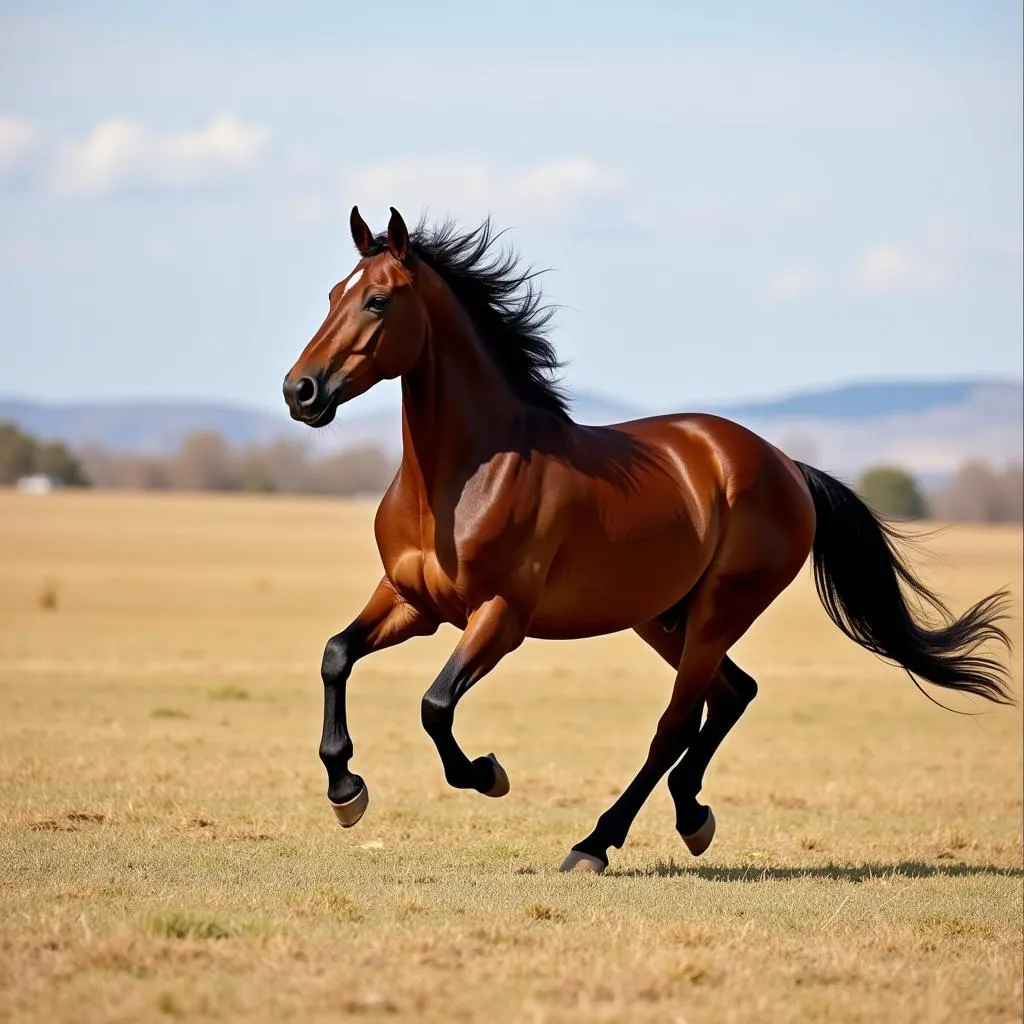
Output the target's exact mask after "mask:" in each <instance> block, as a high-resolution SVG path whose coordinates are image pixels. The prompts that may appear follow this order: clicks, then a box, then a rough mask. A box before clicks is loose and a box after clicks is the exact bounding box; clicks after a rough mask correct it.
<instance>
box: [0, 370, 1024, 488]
mask: <svg viewBox="0 0 1024 1024" xmlns="http://www.w3.org/2000/svg"><path fill="white" fill-rule="evenodd" d="M685 405H686V403H683V404H682V405H681V406H680V410H682V409H684V408H685ZM659 411H672V410H652V409H643V408H640V407H639V406H636V405H633V404H630V403H627V402H622V401H619V400H617V399H613V398H608V397H604V396H600V395H594V394H588V393H581V394H579V395H578V396H576V398H575V399H574V401H573V415H574V417H575V418H576V419H577V420H579V421H580V422H582V423H591V424H604V423H614V422H620V421H622V420H627V419H634V418H637V417H639V416H644V415H651V414H653V413H655V412H659ZM688 411H703V412H713V413H716V414H718V415H721V416H725V417H727V418H729V419H734V420H737V421H738V422H740V423H743V424H745V425H746V426H749V427H750V428H751V429H753V430H755V431H757V432H758V433H760V434H762V435H763V436H765V437H767V438H768V439H769V440H770V441H772V442H773V443H775V444H777V445H778V446H779V447H781V448H782V449H783V450H785V451H787V452H789V453H790V454H792V455H793V456H794V457H797V458H802V459H805V460H807V461H812V462H815V463H816V464H818V465H820V466H821V467H822V468H823V469H828V470H831V471H833V472H837V473H840V474H842V475H845V476H847V477H849V476H852V475H854V474H856V473H858V472H860V471H861V470H862V469H864V468H865V467H866V466H869V465H878V464H881V463H892V464H897V465H902V466H905V467H906V468H907V469H909V470H911V471H913V472H915V473H916V474H918V475H919V476H920V477H921V478H922V479H923V480H924V481H925V484H926V485H931V486H934V485H936V484H938V483H941V481H942V480H943V479H945V478H946V477H947V476H948V475H949V474H950V473H952V472H953V471H954V470H955V469H956V468H957V467H958V466H959V465H960V464H961V463H962V462H963V461H964V460H965V459H969V458H979V459H984V460H986V461H989V462H992V463H995V464H1004V463H1005V462H1007V461H1009V460H1017V461H1020V460H1022V458H1024V442H1022V437H1024V385H1022V383H1021V382H1020V381H998V380H996V381H992V380H959V381H945V382H939V383H929V382H908V381H888V382H879V383H865V384H850V385H846V386H842V387H836V388H830V389H823V390H819V391H808V392H804V393H800V394H794V395H787V396H783V397H780V398H777V399H772V400H762V401H754V402H744V403H736V404H730V405H704V406H699V405H697V406H695V405H694V404H693V403H690V405H689V410H688ZM2 420H13V421H14V422H15V423H17V424H18V425H19V426H20V427H22V428H23V429H25V430H28V431H31V432H32V433H34V434H36V435H38V436H40V437H44V438H47V439H54V440H61V441H64V442H66V443H68V444H70V445H72V446H73V447H81V446H83V445H86V444H96V445H100V446H102V447H104V448H107V449H109V450H112V451H122V452H124V451H132V452H150V453H165V452H169V451H172V450H174V449H175V448H177V446H178V445H179V444H180V443H181V440H182V439H183V438H184V437H185V436H186V435H188V434H190V433H192V432H194V431H197V430H215V431H217V432H218V433H220V434H222V435H223V436H224V437H225V438H227V439H228V440H229V441H230V442H231V444H233V445H236V446H243V445H250V444H266V443H268V442H270V441H272V440H274V439H275V438H282V437H283V438H290V439H292V440H296V439H305V438H309V437H310V432H309V431H308V430H307V428H305V427H302V426H300V425H299V424H296V423H293V422H292V421H291V420H290V419H289V418H288V417H287V415H286V414H285V411H284V408H283V407H282V410H281V412H280V413H279V414H273V413H269V412H262V411H260V410H256V409H251V408H245V407H233V406H230V405H215V404H208V403H182V402H170V401H166V402H160V401H153V402H135V403H118V402H94V403H75V404H53V405H51V404H44V403H40V402H32V401H26V400H17V399H2V398H0V421H2ZM316 444H317V445H318V446H322V447H323V449H325V450H326V449H344V448H351V447H356V446H359V445H366V444H376V445H378V446H380V447H381V448H383V449H384V450H385V451H389V452H395V453H397V452H398V451H399V450H400V447H401V432H400V422H399V416H398V411H397V409H395V410H388V411H384V412H376V411H375V412H370V413H364V412H360V410H359V406H358V404H355V405H353V406H351V407H346V408H343V409H342V411H341V413H340V414H339V416H338V419H337V421H336V426H334V427H331V428H329V429H328V430H327V431H326V432H325V434H321V435H317V438H316Z"/></svg>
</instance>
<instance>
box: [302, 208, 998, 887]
mask: <svg viewBox="0 0 1024 1024" xmlns="http://www.w3.org/2000/svg"><path fill="white" fill-rule="evenodd" d="M350 227H351V231H352V239H353V241H354V242H355V246H356V249H357V250H358V253H359V257H360V258H359V262H358V263H357V264H356V266H355V268H354V269H353V270H352V272H351V273H350V274H349V275H348V277H346V278H345V279H344V280H342V281H341V282H340V283H338V284H337V285H335V286H334V288H333V289H332V290H331V292H330V307H329V311H328V313H327V317H326V319H325V320H324V322H323V324H322V326H321V327H320V328H319V330H317V332H316V333H315V334H314V335H313V337H312V339H311V340H310V342H309V343H308V344H307V345H306V347H305V349H303V351H302V354H301V355H300V356H299V358H298V360H297V361H296V363H295V365H294V366H293V367H292V368H291V370H289V371H288V374H287V376H286V377H285V379H284V397H285V400H286V402H287V405H288V408H289V410H290V412H291V415H292V417H293V418H294V419H296V420H299V421H301V422H303V423H306V424H308V425H309V426H310V427H323V426H325V425H326V424H328V423H330V422H331V421H332V420H333V419H334V416H335V412H336V410H337V409H338V406H339V405H341V404H342V403H343V402H348V401H351V400H352V399H354V398H356V397H357V396H359V395H361V394H362V393H363V392H364V391H367V390H368V389H369V388H371V387H373V385H374V384H376V383H377V382H378V381H381V380H384V379H389V380H390V379H394V378H401V390H402V440H403V455H402V461H401V465H400V467H399V469H398V472H397V475H396V476H395V479H394V481H393V483H392V484H391V486H390V487H389V488H388V491H387V493H386V494H385V495H384V497H383V499H382V501H381V503H380V507H379V508H378V510H377V515H376V520H375V524H374V530H375V534H376V540H377V547H378V550H379V552H380V557H381V561H382V563H383V568H384V575H383V577H382V578H381V580H380V583H379V584H378V585H377V587H376V589H375V590H374V592H373V594H372V595H371V596H370V599H369V601H368V602H367V603H366V607H365V608H364V609H363V610H362V611H361V612H360V613H359V614H358V615H357V616H356V617H355V619H353V621H352V622H351V624H350V625H348V626H347V627H346V628H345V629H343V630H342V631H341V632H340V633H338V634H337V635H336V636H333V637H331V639H330V640H329V641H328V642H327V646H326V649H325V651H324V655H323V663H322V677H323V685H324V726H323V738H322V740H321V743H320V758H321V760H322V761H323V763H324V766H325V768H326V770H327V778H328V787H327V796H328V799H329V800H330V803H331V805H332V807H333V808H334V812H335V815H336V817H337V820H338V822H339V824H340V825H342V826H343V827H351V826H352V825H355V824H356V823H357V822H358V821H359V819H360V818H361V817H362V815H363V812H364V811H365V810H366V807H367V801H368V792H367V788H366V784H365V782H364V781H363V779H362V778H360V776H358V775H355V774H353V773H352V772H351V771H350V770H349V761H350V759H351V757H352V752H353V746H352V740H351V738H350V735H349V730H348V724H347V720H346V713H345V693H346V684H347V682H348V678H349V674H350V672H351V670H352V666H353V665H354V664H355V662H356V661H358V660H359V659H360V658H363V657H366V656H367V655H369V654H372V653H373V652H374V651H379V650H381V649H383V648H385V647H389V646H392V645H394V644H400V643H402V642H404V641H406V640H408V639H410V638H411V637H415V636H424V635H428V634H431V633H433V632H434V631H435V630H436V629H437V628H438V626H439V625H440V623H442V622H448V623H451V624H452V625H454V626H457V627H458V628H459V629H461V630H462V637H461V639H460V640H459V642H458V644H457V646H456V647H455V650H454V651H453V653H452V655H451V657H450V658H449V659H448V662H447V663H446V664H445V666H444V668H443V669H442V670H441V672H440V674H439V675H438V676H437V678H436V679H435V680H434V681H433V683H432V684H431V685H430V687H429V688H428V689H427V691H426V693H425V694H424V696H423V700H422V705H421V713H422V722H423V727H424V728H425V729H426V731H427V733H428V735H429V736H430V738H431V739H432V740H433V741H434V744H435V745H436V747H437V752H438V754H439V755H440V758H441V764H442V766H443V768H444V775H445V779H446V780H447V782H448V783H449V785H451V786H454V787H456V788H458V789H474V790H476V791H477V792H479V793H483V794H485V795H486V796H492V797H500V796H503V795H504V794H506V793H507V792H508V791H509V780H508V776H507V775H506V773H505V771H504V769H503V768H502V766H501V765H500V763H499V762H498V760H497V758H496V757H495V756H494V754H488V755H487V756H485V757H477V758H475V759H473V760H470V758H468V757H467V756H466V754H465V753H463V751H462V749H461V748H460V746H459V744H458V743H457V742H456V740H455V737H454V736H453V734H452V726H453V722H454V715H455V708H456V706H457V705H458V702H459V701H460V700H461V699H462V697H463V696H464V695H465V694H466V692H467V691H468V690H469V689H470V688H471V687H472V686H474V685H475V684H476V683H478V682H479V681H480V680H481V679H482V678H483V677H484V676H485V675H486V674H487V673H488V672H490V671H491V669H493V668H494V666H495V665H496V664H497V663H498V662H499V661H500V660H501V659H502V658H503V657H505V655H507V654H508V653H510V652H511V651H513V650H515V649H516V648H517V647H518V646H519V645H520V644H521V643H522V642H523V640H524V639H525V638H526V637H528V636H529V637H543V638H549V639H573V638H580V637H590V636H596V635H599V634H604V633H613V632H617V631H619V630H625V629H633V630H635V631H636V633H637V634H638V635H639V637H640V638H641V639H642V640H643V641H644V642H645V643H647V644H649V645H650V646H651V647H652V648H653V649H654V650H655V651H656V652H657V653H658V654H659V655H660V656H661V657H662V658H663V659H664V660H665V661H666V662H668V664H669V665H670V666H671V668H672V670H673V671H674V672H675V682H674V685H673V687H672V693H671V696H670V698H669V700H668V706H667V707H666V709H665V711H664V713H663V714H662V716H661V718H660V720H659V721H658V725H657V730H656V732H655V735H654V739H653V740H652V742H651V745H650V749H649V750H648V753H647V758H646V760H645V762H644V764H643V766H642V767H641V769H640V771H639V773H638V774H637V775H636V777H635V778H634V779H633V781H632V782H630V784H629V785H628V786H627V787H626V789H625V791H624V792H623V793H622V795H621V796H620V797H619V798H618V799H617V800H616V801H615V802H614V804H613V805H612V806H611V807H610V808H609V809H608V810H607V811H605V812H604V813H603V814H602V815H601V816H600V817H599V818H598V820H597V824H596V826H595V828H594V830H593V831H592V832H591V833H590V835H588V836H587V837H586V838H585V839H583V840H581V841H580V842H578V843H577V844H576V845H575V846H574V847H573V848H572V850H571V852H570V854H569V856H568V857H567V858H566V860H565V862H564V863H563V864H562V870H564V871H570V870H576V871H602V870H604V868H605V867H606V866H607V864H608V849H609V847H616V848H620V847H621V846H622V844H623V843H624V842H625V839H626V834H627V832H628V830H629V828H630V825H631V824H632V822H633V819H634V818H635V817H636V815H637V813H638V812H639V810H640V808H641V806H642V805H643V803H644V801H645V800H646V799H647V797H648V796H649V795H650V794H651V792H652V791H653V789H654V787H655V786H656V785H657V783H658V781H659V780H660V779H661V778H662V777H663V776H664V775H665V774H666V773H668V786H669V789H670V791H671V794H672V798H673V801H674V804H675V812H676V829H677V831H678V832H679V833H680V835H681V837H682V839H683V841H684V842H685V843H686V845H687V847H688V848H689V849H690V851H691V852H692V853H693V854H694V855H699V854H701V853H702V852H703V851H704V850H705V849H707V847H708V845H709V844H710V842H711V840H712V837H713V835H714V832H715V818H714V815H713V814H712V813H711V809H710V808H709V807H707V806H704V805H702V804H700V803H699V802H698V800H697V797H698V794H699V793H700V791H701V788H702V782H703V778H704V773H705V770H706V769H707V766H708V763H709V762H710V760H711V758H712V756H713V755H714V753H715V751H716V750H717V749H718V746H719V744H720V743H721V742H722V740H723V738H724V737H725V735H726V733H728V731H729V730H730V729H731V728H732V727H733V726H734V725H735V724H736V722H737V720H738V719H739V717H740V716H741V715H742V714H743V711H744V709H745V708H746V707H747V705H748V704H749V703H750V701H751V700H752V699H753V698H754V696H755V694H756V693H757V684H756V683H755V681H754V680H753V679H752V678H751V677H750V676H749V675H748V674H747V673H746V672H744V671H743V670H742V669H741V668H740V667H739V666H738V665H737V664H736V663H735V662H734V661H732V660H731V659H730V657H729V649H730V648H731V647H732V646H733V645H734V644H735V643H736V641H737V640H739V639H740V637H741V636H743V634H744V633H745V632H746V631H747V629H748V628H749V627H750V625H751V624H752V623H753V622H754V620H755V619H756V618H757V617H758V616H759V615H760V614H761V613H762V612H763V611H764V610H765V609H766V608H767V607H768V605H769V604H770V603H771V602H772V601H773V600H774V599H775V598H776V597H777V596H778V594H779V593H780V592H781V591H782V590H783V589H784V588H785V587H786V586H787V585H788V584H789V583H790V581H791V580H792V579H793V578H794V577H795V576H796V574H797V572H798V571H799V570H800V568H801V567H802V566H803V564H804V562H805V561H806V560H807V558H808V556H809V555H810V556H811V558H812V563H813V571H814V579H815V583H816V586H817V591H818V594H819V596H820V598H821V600H822V602H823V603H824V606H825V609H826V611H827V612H828V614H829V616H830V617H831V618H832V621H833V622H835V624H836V625H837V626H838V627H839V628H840V629H841V630H842V631H843V632H844V633H845V634H846V635H847V636H848V637H850V638H851V639H852V640H854V641H856V642H857V643H858V644H860V645H861V646H863V647H866V648H867V649H868V650H870V651H872V652H874V653H875V654H877V655H879V656H881V657H882V658H885V659H887V660H888V661H890V662H893V663H895V664H896V665H898V666H902V668H903V669H905V670H906V672H907V673H908V674H909V675H910V677H911V679H912V680H914V682H915V684H917V685H918V687H919V688H921V683H920V682H919V680H920V681H924V682H928V683H932V684H934V685H936V686H939V687H946V688H948V689H951V690H957V691H961V692H964V693H968V694H975V695H978V696H980V697H984V698H987V699H988V700H991V701H994V702H997V703H1012V699H1011V696H1010V691H1009V686H1008V674H1007V671H1006V669H1005V668H1004V667H1003V666H1002V665H1001V664H1000V662H999V661H997V660H996V659H994V658H993V657H991V656H989V655H986V654H984V653H981V652H980V651H979V648H981V646H982V645H984V644H985V643H986V642H988V641H997V642H1001V643H1002V644H1004V645H1005V646H1006V647H1007V648H1008V647H1009V639H1008V637H1007V635H1006V633H1005V632H1004V630H1003V629H1002V628H1001V627H1000V626H999V621H1000V619H1001V618H1002V617H1003V615H1004V613H1005V607H1006V600H1007V595H1006V594H1005V592H1002V591H1001V592H999V593H996V594H992V595H990V596H989V597H986V598H984V599H983V600H981V601H979V602H978V603H977V604H975V605H974V606H973V607H972V608H970V609H969V610H968V611H967V612H965V613H964V614H963V615H961V616H960V617H959V618H956V617H954V616H953V615H951V614H950V613H949V612H948V611H947V609H946V606H945V605H944V604H943V603H942V601H941V600H940V599H939V598H938V597H937V596H936V595H935V594H934V593H933V592H932V591H931V590H930V589H929V588H928V587H927V586H925V584H924V583H922V582H921V581H920V580H919V579H918V577H917V576H916V575H915V573H914V572H913V570H912V569H911V568H910V567H909V565H908V563H907V562H906V561H905V559H904V557H903V556H902V555H901V553H900V551H899V547H898V544H899V541H900V538H901V535H900V534H899V533H898V532H897V531H896V529H895V527H894V526H893V525H892V524H891V523H889V522H887V521H886V520H884V519H882V518H881V517H879V516H878V515H876V514H875V513H874V512H873V511H872V510H871V509H870V508H869V507H868V506H867V505H866V504H864V502H862V501H861V500H860V499H859V498H858V497H857V495H856V494H855V493H854V492H853V491H852V490H851V489H850V488H848V487H847V486H845V485H844V484H842V483H841V482H840V481H838V480H836V479H834V478H833V477H831V476H829V475H827V474H825V473H823V472H821V471H820V470H818V469H814V468H812V467H811V466H807V465H803V464H802V463H799V462H795V461H793V460H792V459H790V458H788V457H787V456H786V455H784V454H783V453H782V452H781V451H780V450H779V449H778V448H775V447H774V446H773V445H771V444H769V443H768V442H767V441H765V440H763V439H762V438H760V437H758V436H757V435H756V434H754V433H752V432H751V431H749V430H747V429H745V428H744V427H742V426H740V425H739V424H736V423H733V422H730V421H729V420H726V419H722V418H719V417H716V416H711V415H698V414H680V415H670V416H656V417H652V418H648V419H640V420H636V421H634V422H631V423H620V424H616V425H614V426H604V427H593V426H583V425H580V424H577V423H575V422H573V420H572V419H571V418H570V416H569V413H568V402H567V399H566V397H565V395H564V393H563V392H562V391H561V390H560V388H559V386H558V383H557V382H556V381H555V380H554V374H555V372H556V371H557V370H558V368H559V366H560V363H559V361H558V359H557V357H556V354H555V350H554V348H553V346H552V344H551V342H550V340H549V338H548V336H547V333H546V328H547V327H548V326H549V320H550V317H551V308H550V307H548V306H546V305H544V304H543V302H542V299H541V295H540V292H539V291H538V290H537V288H536V287H535V286H534V284H533V280H534V277H535V275H534V273H533V272H532V271H531V270H529V269H526V268H524V267H523V266H522V265H521V264H520V262H519V261H518V258H517V257H516V255H515V253H514V252H512V251H510V250H508V249H504V248H499V247H497V246H496V244H495V243H496V240H497V237H498V236H496V235H495V234H494V232H493V231H492V229H491V225H490V221H489V220H488V221H485V222H484V223H483V224H482V225H480V226H479V227H477V228H476V229H475V230H471V231H469V232H468V233H459V232H458V231H457V230H456V228H455V227H454V225H453V224H451V223H450V222H446V223H444V224H442V225H441V226H439V227H434V228H428V227H427V226H426V225H425V224H421V225H420V226H419V227H418V228H417V229H416V230H415V231H414V232H412V233H411V234H410V232H409V230H408V228H407V227H406V225H405V222H404V221H403V219H402V217H401V215H400V214H399V213H398V212H397V211H396V210H394V209H393V208H392V210H391V219H390V221H389V223H388V227H387V232H386V233H385V234H381V235H378V236H374V235H373V233H372V232H371V231H370V229H369V228H368V227H367V225H366V223H365V221H364V220H363V219H362V217H361V216H360V214H359V211H358V209H357V208H353V209H352V213H351V217H350ZM922 608H924V609H926V610H930V611H931V612H934V613H935V614H936V615H937V616H938V618H939V619H940V620H941V621H939V622H938V624H931V625H930V624H928V623H927V622H926V620H925V619H924V618H923V615H922ZM915 609H916V610H915ZM705 712H706V718H705V717H704V716H705ZM702 722H703V724H702Z"/></svg>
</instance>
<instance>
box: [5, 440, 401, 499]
mask: <svg viewBox="0 0 1024 1024" xmlns="http://www.w3.org/2000/svg"><path fill="white" fill-rule="evenodd" d="M397 468H398V466H397V462H396V460H395V459H394V458H392V457H390V456H388V455H387V454H385V453H384V452H382V451H381V450H380V449H378V448H376V447H364V448H353V449H350V450H348V451H344V452H338V453H335V454H331V455H326V456H321V457H316V456H315V455H312V454H311V453H310V452H309V450H308V449H307V447H306V446H305V445H303V444H302V443H300V442H295V441H274V442H272V443H271V444H268V445H251V446H248V447H245V448H241V449H235V448H232V447H231V445H229V444H228V442H227V441H226V440H225V439H224V438H223V437H222V436H221V435H220V434H218V433H216V432H213V431H201V432H198V433H195V434H191V435H190V436H188V437H186V438H185V439H184V441H183V442H182V443H181V445H180V446H179V448H178V450H177V451H175V452H173V453H171V454H169V455H140V454H135V453H121V452H109V451H106V450H105V449H103V448H101V447H99V446H96V445H83V446H82V447H81V448H80V449H79V450H78V451H75V452H73V451H71V450H70V449H69V448H68V447H67V446H66V445H62V444H55V443H43V442H40V441H38V440H37V439H36V438H34V437H32V436H31V435H29V434H25V433H22V432H21V431H19V430H18V429H17V427H15V426H14V425H13V424H0V484H13V483H16V482H17V481H18V479H19V478H20V477H23V476H27V475H29V474H32V473H45V474H46V475H47V476H49V477H51V478H52V479H53V480H55V481H56V482H57V483H60V484H64V485H65V486H92V487H97V488H103V489H110V490H144V491H149V490H153V491H251V492H260V493H274V492H280V493H283V494H334V495H356V494H374V495H379V494H383V493H384V491H385V490H386V489H387V487H388V485H389V484H390V483H391V481H392V479H393V478H394V475H395V470H396V469H397Z"/></svg>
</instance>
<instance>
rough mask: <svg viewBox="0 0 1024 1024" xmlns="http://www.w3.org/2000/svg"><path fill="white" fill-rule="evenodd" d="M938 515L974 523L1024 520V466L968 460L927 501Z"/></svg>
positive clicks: (943, 517) (1017, 521)
mask: <svg viewBox="0 0 1024 1024" xmlns="http://www.w3.org/2000/svg"><path fill="white" fill-rule="evenodd" d="M930 505H931V511H932V514H933V515H934V516H935V517H936V518H937V519H948V520H952V521H959V522H976V523H1019V522H1021V521H1024V470H1022V467H1021V465H1020V463H1011V464H1010V465H1008V466H1007V467H1006V468H1005V469H1003V470H998V469H994V468H993V467H991V466H989V465H987V464H986V463H984V462H976V461H972V462H967V463H965V464H964V465H963V466H962V467H961V468H960V469H959V470H958V471H957V473H956V475H955V476H954V477H953V479H952V480H950V482H949V483H948V484H947V485H946V486H945V487H944V488H943V489H942V490H941V491H939V492H938V493H937V494H935V495H934V496H933V497H932V500H931V502H930Z"/></svg>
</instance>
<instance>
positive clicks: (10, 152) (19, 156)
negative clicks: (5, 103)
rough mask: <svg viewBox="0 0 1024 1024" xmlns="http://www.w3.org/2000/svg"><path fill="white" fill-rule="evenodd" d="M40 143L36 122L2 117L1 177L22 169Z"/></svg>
mask: <svg viewBox="0 0 1024 1024" xmlns="http://www.w3.org/2000/svg"><path fill="white" fill-rule="evenodd" d="M39 143H40V133H39V130H38V129H37V128H36V126H35V125H34V124H32V123H31V122H30V121H25V120H23V119H21V118H17V117H0V178H7V177H9V176H10V175H12V174H15V173H17V172H18V171H20V170H21V169H22V168H23V167H24V166H25V165H26V164H27V163H28V161H29V160H30V159H31V158H32V156H33V155H34V153H35V151H36V150H37V149H38V147H39Z"/></svg>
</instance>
